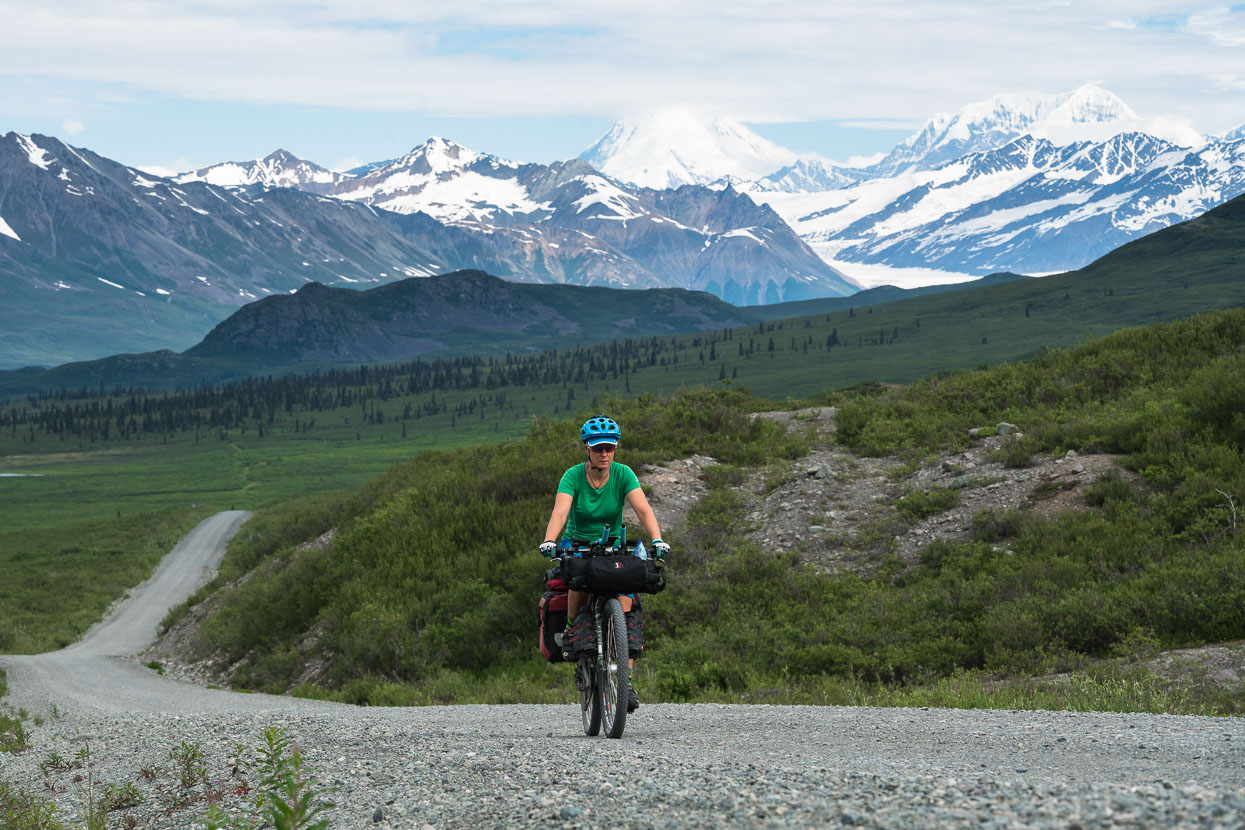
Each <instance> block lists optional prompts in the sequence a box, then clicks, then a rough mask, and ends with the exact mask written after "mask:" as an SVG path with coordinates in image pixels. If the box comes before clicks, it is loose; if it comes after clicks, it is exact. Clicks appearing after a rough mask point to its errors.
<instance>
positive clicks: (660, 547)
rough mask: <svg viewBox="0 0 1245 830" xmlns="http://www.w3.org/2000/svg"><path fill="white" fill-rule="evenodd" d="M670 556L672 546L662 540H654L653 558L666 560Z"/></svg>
mask: <svg viewBox="0 0 1245 830" xmlns="http://www.w3.org/2000/svg"><path fill="white" fill-rule="evenodd" d="M669 555H670V546H669V545H667V544H666V543H665V542H663V541H662V540H660V539H654V540H653V557H654V558H656V559H665V558H666V557H667V556H669Z"/></svg>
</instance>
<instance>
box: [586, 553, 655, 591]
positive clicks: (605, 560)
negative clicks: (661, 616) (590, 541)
mask: <svg viewBox="0 0 1245 830" xmlns="http://www.w3.org/2000/svg"><path fill="white" fill-rule="evenodd" d="M562 579H563V580H564V581H565V582H566V585H567V587H568V588H571V589H572V590H575V591H589V592H591V593H595V594H656V593H658V592H659V591H661V590H662V589H664V588H665V587H666V572H665V569H664V568H662V567H661V566H660V565H658V564H657V562H656V561H655V560H652V559H637V558H636V557H634V556H583V557H567V558H565V559H563V560H562Z"/></svg>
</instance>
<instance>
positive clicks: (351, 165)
mask: <svg viewBox="0 0 1245 830" xmlns="http://www.w3.org/2000/svg"><path fill="white" fill-rule="evenodd" d="M364 164H365V162H364V161H363V159H361V158H358V157H356V156H347V157H346V158H344V159H342V160H341V161H339V162H337V164H334V165H333V166H332V167H330V168H329V169H330V170H332V171H333V172H334V173H345V172H346V171H347V170H353V169H355V168H356V167H362V166H363V165H364Z"/></svg>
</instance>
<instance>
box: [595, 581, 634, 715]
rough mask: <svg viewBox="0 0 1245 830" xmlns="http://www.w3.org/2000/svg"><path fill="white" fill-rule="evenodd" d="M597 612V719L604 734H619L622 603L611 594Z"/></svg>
mask: <svg viewBox="0 0 1245 830" xmlns="http://www.w3.org/2000/svg"><path fill="white" fill-rule="evenodd" d="M600 613H601V643H602V649H601V652H602V658H601V662H600V665H598V667H597V678H598V680H597V685H598V687H599V688H598V690H597V698H598V699H599V700H600V702H601V721H602V725H603V726H604V727H605V736H606V737H607V738H621V737H622V733H623V727H625V726H626V725H627V693H628V691H629V690H630V688H631V686H630V678H629V675H628V672H627V618H626V616H625V615H624V614H623V609H622V603H621V602H619V601H618V599H617V598H616V597H615V598H611V599H608V600H606V601H605V603H604V605H603V606H602V607H601V609H600Z"/></svg>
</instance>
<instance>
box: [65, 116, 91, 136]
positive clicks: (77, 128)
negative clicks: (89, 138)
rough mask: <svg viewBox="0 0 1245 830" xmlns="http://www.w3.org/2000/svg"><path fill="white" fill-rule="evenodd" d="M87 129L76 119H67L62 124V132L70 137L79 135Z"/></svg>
mask: <svg viewBox="0 0 1245 830" xmlns="http://www.w3.org/2000/svg"><path fill="white" fill-rule="evenodd" d="M85 129H86V127H84V126H82V122H81V121H79V120H78V119H76V118H66V119H65V120H64V121H62V122H61V130H63V131H64V132H66V133H68V134H69V135H77V134H78V133H80V132H82V131H83V130H85Z"/></svg>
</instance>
